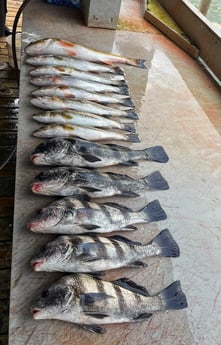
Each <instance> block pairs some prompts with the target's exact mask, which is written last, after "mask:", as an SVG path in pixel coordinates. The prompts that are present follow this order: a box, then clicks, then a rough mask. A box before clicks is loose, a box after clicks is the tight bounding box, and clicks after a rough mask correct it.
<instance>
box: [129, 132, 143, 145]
mask: <svg viewBox="0 0 221 345" xmlns="http://www.w3.org/2000/svg"><path fill="white" fill-rule="evenodd" d="M126 136H127V140H128V141H130V142H132V143H140V139H139V137H138V135H137V134H136V133H130V134H127V135H126Z"/></svg>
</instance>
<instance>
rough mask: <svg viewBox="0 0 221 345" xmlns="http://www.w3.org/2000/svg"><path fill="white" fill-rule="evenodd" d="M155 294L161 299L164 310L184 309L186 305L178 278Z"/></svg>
mask: <svg viewBox="0 0 221 345" xmlns="http://www.w3.org/2000/svg"><path fill="white" fill-rule="evenodd" d="M157 296H158V297H159V298H160V299H161V301H162V303H163V309H165V310H177V309H184V308H186V307H187V306H188V304H187V300H186V296H185V294H184V292H183V291H182V289H181V285H180V281H179V280H177V281H175V282H173V283H172V284H171V285H169V286H168V287H166V288H165V289H163V290H162V291H161V292H160V293H159V294H157Z"/></svg>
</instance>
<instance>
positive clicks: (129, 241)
mask: <svg viewBox="0 0 221 345" xmlns="http://www.w3.org/2000/svg"><path fill="white" fill-rule="evenodd" d="M109 238H110V239H112V240H116V241H121V242H124V243H128V244H131V245H142V243H140V242H137V241H132V240H129V238H127V237H124V236H120V235H114V236H110V237H109Z"/></svg>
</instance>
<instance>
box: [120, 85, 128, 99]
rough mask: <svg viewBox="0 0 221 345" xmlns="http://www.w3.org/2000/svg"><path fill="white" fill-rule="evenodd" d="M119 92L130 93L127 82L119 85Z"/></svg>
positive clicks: (121, 93) (122, 93)
mask: <svg viewBox="0 0 221 345" xmlns="http://www.w3.org/2000/svg"><path fill="white" fill-rule="evenodd" d="M119 93H120V95H127V96H128V95H129V87H128V85H127V84H124V85H120V87H119Z"/></svg>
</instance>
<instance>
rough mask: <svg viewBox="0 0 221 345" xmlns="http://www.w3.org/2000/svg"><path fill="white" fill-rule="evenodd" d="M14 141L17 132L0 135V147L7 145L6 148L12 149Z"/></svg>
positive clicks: (0, 159)
mask: <svg viewBox="0 0 221 345" xmlns="http://www.w3.org/2000/svg"><path fill="white" fill-rule="evenodd" d="M0 123H1V122H0ZM16 141H17V131H14V132H12V131H11V132H10V131H7V132H1V133H0V146H6V145H7V146H10V147H12V146H14V145H16ZM0 150H1V148H0ZM0 161H2V157H1V158H0Z"/></svg>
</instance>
